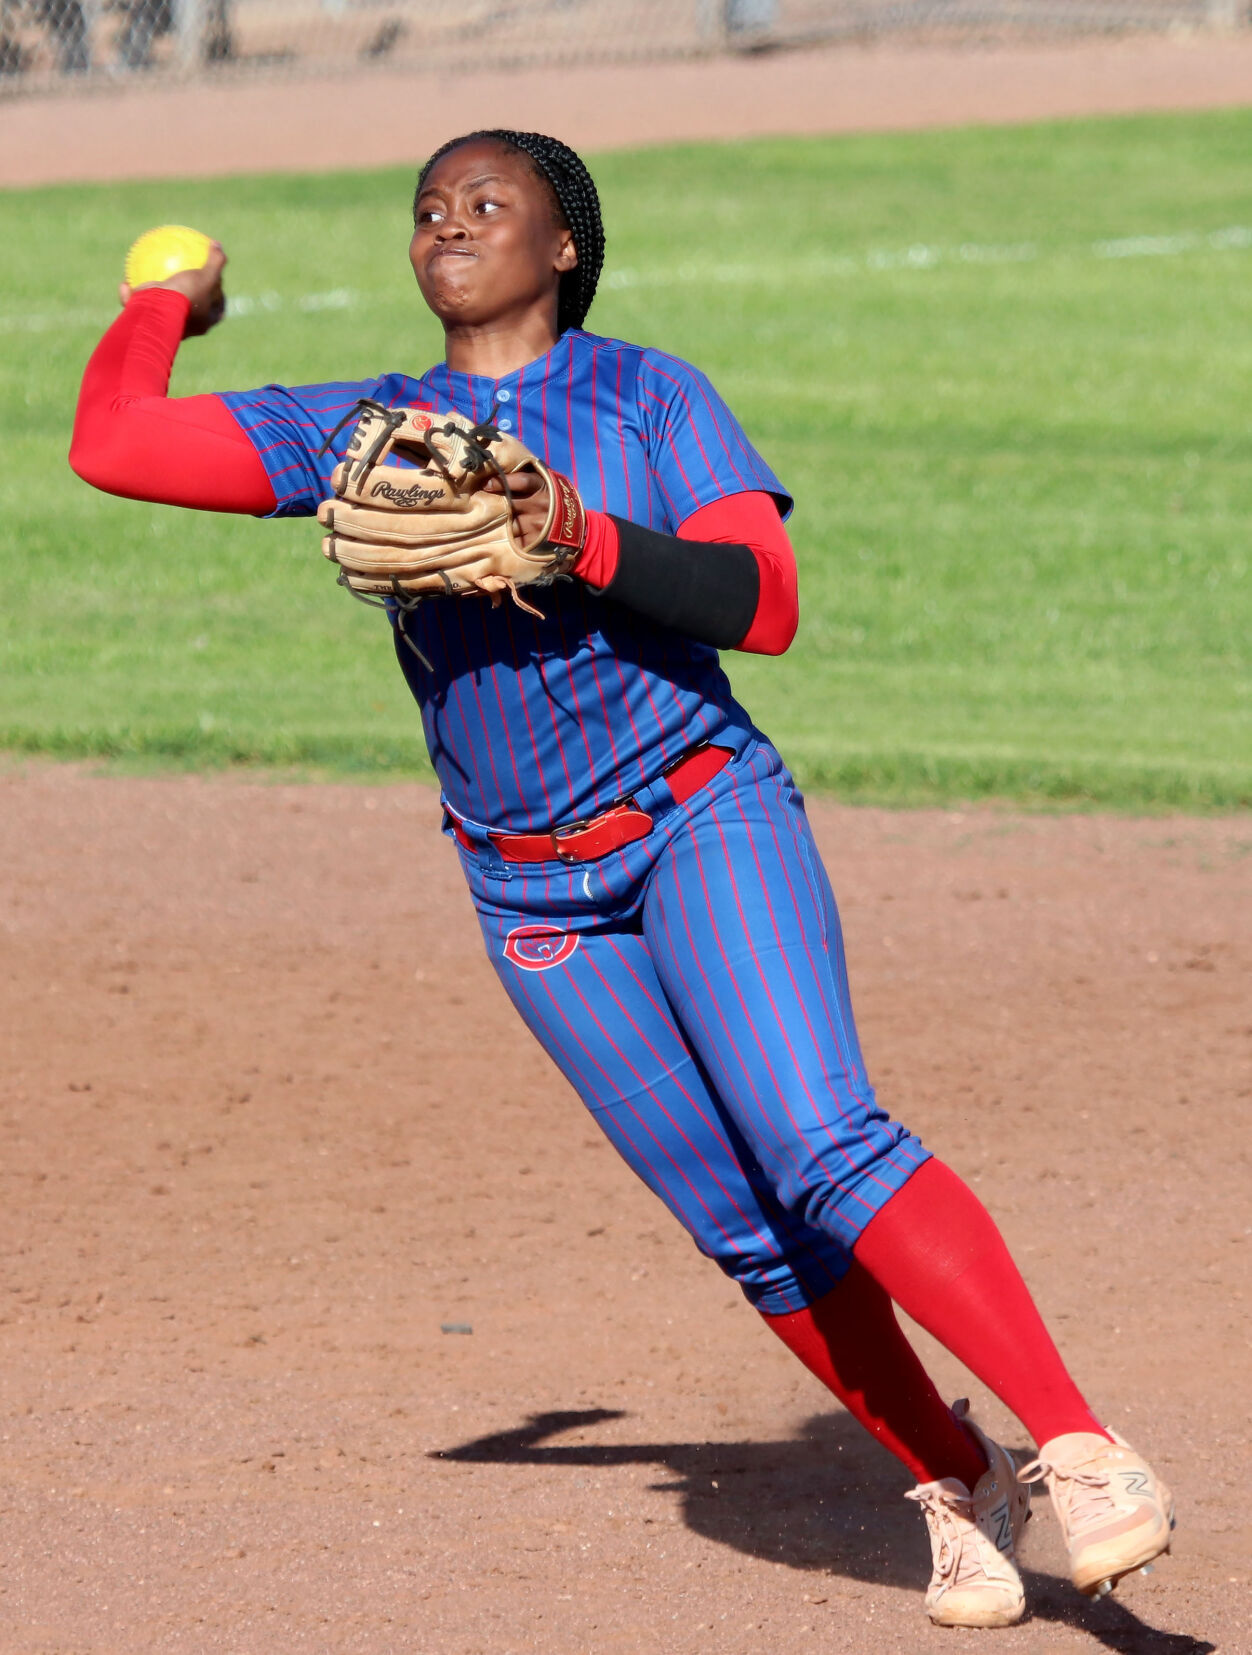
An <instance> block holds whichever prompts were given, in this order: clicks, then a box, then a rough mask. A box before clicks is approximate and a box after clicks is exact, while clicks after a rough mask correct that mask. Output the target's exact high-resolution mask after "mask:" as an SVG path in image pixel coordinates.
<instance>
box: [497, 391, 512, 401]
mask: <svg viewBox="0 0 1252 1655" xmlns="http://www.w3.org/2000/svg"><path fill="white" fill-rule="evenodd" d="M508 400H509V393H508V392H507V391H497V392H496V401H497V402H507V401H508Z"/></svg>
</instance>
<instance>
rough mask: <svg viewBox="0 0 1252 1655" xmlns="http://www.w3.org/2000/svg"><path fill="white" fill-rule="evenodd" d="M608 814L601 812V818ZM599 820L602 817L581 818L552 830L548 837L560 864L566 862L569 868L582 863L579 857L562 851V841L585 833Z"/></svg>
mask: <svg viewBox="0 0 1252 1655" xmlns="http://www.w3.org/2000/svg"><path fill="white" fill-rule="evenodd" d="M607 814H608V812H607V811H601V813H600V815H601V816H605V815H607ZM599 819H600V817H598V816H580V817H579V818H578V820H577V821H576V822H564V823H562V825H561V826H560V827H554V828H552V829H551V831H550V833H549V835H548V837H549V838H550V839H551V840H552V849H553V850H554V851H555V852H556V859H557V861H558V862H564V863H565V864H566V866H567V867H568V866H570V865H571V864H572V863H574V862H580V861H581V860H582V858H581V857H579V856H574V855H572V854H571V853H570V852H568V851H563V850H562V849H561V840H562V839H568V838H571V837H572V836H573V835H574V834H575V833H585V832H586V831H587V829H588V828H589V827H590V826H591V825H592V823H593V822H597V821H599Z"/></svg>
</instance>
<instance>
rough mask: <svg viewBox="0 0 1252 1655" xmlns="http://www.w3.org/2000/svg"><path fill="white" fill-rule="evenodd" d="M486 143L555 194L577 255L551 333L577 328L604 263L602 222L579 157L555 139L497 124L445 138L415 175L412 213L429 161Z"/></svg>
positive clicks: (596, 198)
mask: <svg viewBox="0 0 1252 1655" xmlns="http://www.w3.org/2000/svg"><path fill="white" fill-rule="evenodd" d="M487 141H490V142H492V143H496V144H501V145H503V147H504V148H505V149H511V150H515V151H516V152H517V153H518V154H519V155H524V156H526V158H527V159H528V160H529V161H530V163H531V165H532V166H533V167H534V169H535V171H536V172H537V173H538V174H539V176H540V177H541V178H542V179H543V180H544V181H545V183H546V184H547V185H548V187H549V188H550V189H551V191H552V194H553V196H554V197H555V198H556V204H557V206H558V208H559V209H560V212H561V216H562V217H563V218H564V220H565V225H566V228H567V229H568V230H569V232H570V234H571V235H572V236H573V238H574V247H575V250H576V252H577V253H578V263H577V264H576V265H575V266H574V268H573V269H572V270H567V271H565V272H564V273H563V274H562V276H561V284H560V289H559V292H558V295H557V314H556V325H557V332H558V333H564V332H565V330H566V328H580V327H582V325H583V322H584V320H585V319H586V316H587V312H588V311H589V310H590V309H591V301H592V300H593V299H594V298H595V296H596V285H597V283H598V282H599V280H600V271H601V270H602V269H603V267H604V222H603V220H602V219H601V217H600V196H599V194H598V192H597V190H596V186H595V183H594V181H593V180H592V177H591V174H590V173H589V172H588V171H587V168H586V166H585V165H584V163H583V160H582V157H581V156H579V155H577V154H576V153H575V152H574V151H573V150H572V149H571V148H570V147H569V145H568V144H563V143H562V142H561V140H560V139H559V138H549V137H548V136H547V135H546V134H545V133H542V132H514V131H513V130H512V129H511V128H507V127H500V128H495V129H493V130H491V131H487V132H467V133H465V134H464V135H463V136H462V137H460V138H451V139H449V140H448V142H447V143H446V144H441V145H440V147H439V148H438V149H437V150H436V151H435V153H434V154H433V155H432V156H431V157H430V159H429V160H428V161H427V163H426V165H425V166H424V167H423V168H422V170H421V172H420V173H419V174H418V179H417V191H416V194H415V195H414V197H413V212H414V217H415V218H416V214H417V197H418V196H419V195H421V193H422V191H423V189H424V188H425V187H426V180H427V178H429V176H430V172H431V168H432V167H433V166H434V165H435V163H436V162H437V161H442V159H443V158H444V156H445V155H447V154H448V153H449V152H450V151H451V150H454V149H459V148H460V147H461V145H462V144H470V143H479V142H487Z"/></svg>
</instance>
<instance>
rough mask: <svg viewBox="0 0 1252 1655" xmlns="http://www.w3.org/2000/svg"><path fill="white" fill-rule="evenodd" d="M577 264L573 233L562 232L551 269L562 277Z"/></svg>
mask: <svg viewBox="0 0 1252 1655" xmlns="http://www.w3.org/2000/svg"><path fill="white" fill-rule="evenodd" d="M577 263H578V249H577V247H575V246H574V233H573V231H572V230H562V231H561V239H560V243H559V244H558V247H557V255H556V258H555V260H554V261H553V269H554V270H559V271H560V272H561V274H562V275H564V274H565V272H566V271H567V270H573V268H574V267H575V265H576V264H577Z"/></svg>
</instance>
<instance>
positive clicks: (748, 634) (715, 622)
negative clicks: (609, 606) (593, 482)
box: [573, 489, 800, 655]
mask: <svg viewBox="0 0 1252 1655" xmlns="http://www.w3.org/2000/svg"><path fill="white" fill-rule="evenodd" d="M573 573H574V574H575V575H577V576H579V577H580V578H581V579H582V580H584V581H586V583H587V585H588V586H590V587H591V588H592V589H593V590H594V591H595V592H596V593H597V594H598V595H600V596H602V597H607V598H612V599H613V600H614V601H615V602H617V603H621V604H625V605H626V607H627V608H628V609H633V610H635V611H636V612H637V613H639V614H642V615H646V616H647V617H648V619H649V620H653V621H658V622H659V623H660V624H661V625H662V626H668V627H672V628H673V629H674V630H675V631H677V632H685V633H686V634H687V635H688V636H689V637H692V638H696V639H698V640H699V641H700V642H701V643H707V644H712V645H714V646H715V647H716V648H717V649H739V650H746V651H748V652H749V653H752V654H757V655H781V654H782V653H783V652H784V650H786V649H787V648H788V647H789V645H790V643H791V640H792V639H793V638H794V637H795V633H796V626H797V624H798V621H799V613H800V612H799V600H798V596H797V590H796V587H797V582H796V560H795V553H794V552H793V551H792V549H791V541H790V539H789V538H788V535H787V531H786V529H785V528H784V527H783V524H782V519H781V518H780V517H779V515H778V506H777V503H776V501H775V499H774V496H773V495H772V494H766V493H765V492H764V491H762V490H755V489H753V490H748V491H745V492H743V493H741V494H732V495H729V496H727V497H726V498H724V499H720V500H713V501H711V502H710V503H709V504H708V505H704V506H700V507H698V508H697V509H696V510H695V511H694V512H692V513H691V515H690V516H689V517H688V518H687V519H686V520H685V521H684V522H683V523H682V524H681V525H680V527H679V530H678V533H677V534H676V535H669V534H658V533H657V531H656V530H654V529H646V528H644V527H643V526H642V525H641V524H639V523H632V522H630V521H629V520H628V519H627V518H623V517H615V516H611V515H609V514H608V513H605V512H588V513H587V544H586V546H585V547H584V549H583V551H582V553H581V554H580V556H579V558H578V561H577V562H576V563H575V564H574V566H573Z"/></svg>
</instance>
